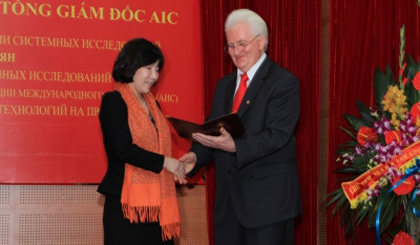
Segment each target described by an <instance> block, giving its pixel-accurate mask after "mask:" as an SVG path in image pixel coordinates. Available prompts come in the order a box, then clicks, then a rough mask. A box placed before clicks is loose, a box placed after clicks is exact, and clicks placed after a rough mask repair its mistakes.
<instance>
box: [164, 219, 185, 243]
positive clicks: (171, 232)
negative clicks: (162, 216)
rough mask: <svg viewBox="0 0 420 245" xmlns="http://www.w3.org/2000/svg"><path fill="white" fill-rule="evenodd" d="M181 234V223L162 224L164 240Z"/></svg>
mask: <svg viewBox="0 0 420 245" xmlns="http://www.w3.org/2000/svg"><path fill="white" fill-rule="evenodd" d="M180 236H181V224H180V223H178V222H177V223H172V224H167V225H164V226H162V240H163V241H167V240H170V239H173V238H175V237H180Z"/></svg>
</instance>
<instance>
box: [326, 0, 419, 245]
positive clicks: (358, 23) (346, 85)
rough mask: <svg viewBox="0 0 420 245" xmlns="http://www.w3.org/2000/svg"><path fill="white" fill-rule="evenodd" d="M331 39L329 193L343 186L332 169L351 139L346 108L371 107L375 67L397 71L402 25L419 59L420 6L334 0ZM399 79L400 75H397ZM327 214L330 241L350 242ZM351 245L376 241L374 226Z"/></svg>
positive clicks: (411, 0) (409, 49)
mask: <svg viewBox="0 0 420 245" xmlns="http://www.w3.org/2000/svg"><path fill="white" fill-rule="evenodd" d="M330 3H331V9H330V11H331V13H330V14H331V19H330V21H331V22H330V24H331V39H330V55H331V56H330V92H329V95H330V102H329V103H330V104H329V105H330V112H329V132H330V133H329V147H328V149H329V161H328V167H329V169H328V181H329V182H328V192H332V191H334V190H336V189H338V188H339V187H340V185H339V184H340V183H339V182H338V181H337V179H340V178H342V177H343V176H342V175H337V174H335V173H333V170H335V169H338V168H340V167H341V164H337V163H336V162H335V160H336V159H337V157H338V155H336V153H335V150H336V149H337V147H338V145H339V144H342V143H344V142H346V141H349V140H350V138H349V136H347V135H346V134H345V133H344V132H343V131H341V130H340V129H339V126H344V127H349V124H348V123H347V122H346V121H345V120H344V118H343V117H342V115H343V113H347V114H350V115H354V116H360V115H359V114H358V111H357V108H356V105H355V100H360V101H362V102H363V103H365V104H367V105H369V106H373V105H374V97H373V72H374V68H375V67H379V68H381V69H382V70H383V71H384V70H385V67H386V65H387V64H389V65H390V67H391V68H392V70H393V73H394V74H396V75H398V71H399V66H398V59H399V29H400V27H401V26H402V25H403V24H404V25H405V27H406V48H405V51H406V54H411V55H412V56H413V58H414V60H418V59H419V55H420V52H419V51H420V49H419V47H420V46H419V42H420V39H419V38H420V37H419V29H420V22H419V8H418V7H417V0H408V1H407V0H405V1H399V0H386V1H384V0H376V1H374V0H369V1H366V0H331V2H330ZM396 78H397V79H398V76H397V77H396ZM330 217H331V210H329V212H328V218H327V244H331V245H337V244H346V242H345V240H344V230H343V229H340V228H339V227H340V223H339V217H338V216H337V217H335V218H334V219H331V218H330ZM357 235H358V236H357V238H356V240H355V241H354V243H353V244H375V231H374V229H370V230H368V229H367V223H366V222H365V223H364V224H361V225H360V227H358V228H357Z"/></svg>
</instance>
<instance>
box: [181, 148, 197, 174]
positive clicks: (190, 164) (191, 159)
mask: <svg viewBox="0 0 420 245" xmlns="http://www.w3.org/2000/svg"><path fill="white" fill-rule="evenodd" d="M179 161H180V162H181V163H183V164H184V167H185V173H187V174H188V173H189V172H191V170H192V169H193V168H194V166H195V164H196V162H197V156H196V155H195V153H194V152H188V153H187V154H185V155H183V156H182V157H181V158H180V159H179Z"/></svg>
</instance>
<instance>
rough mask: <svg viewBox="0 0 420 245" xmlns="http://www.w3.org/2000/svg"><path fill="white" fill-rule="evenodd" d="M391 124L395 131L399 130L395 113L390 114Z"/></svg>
mask: <svg viewBox="0 0 420 245" xmlns="http://www.w3.org/2000/svg"><path fill="white" fill-rule="evenodd" d="M391 124H392V125H394V127H395V130H397V131H400V129H399V126H400V120H398V119H397V113H392V116H391Z"/></svg>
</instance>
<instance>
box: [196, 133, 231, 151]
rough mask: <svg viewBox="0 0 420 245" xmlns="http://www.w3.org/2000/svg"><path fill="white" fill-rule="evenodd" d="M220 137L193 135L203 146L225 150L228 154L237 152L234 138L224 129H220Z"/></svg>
mask: <svg viewBox="0 0 420 245" xmlns="http://www.w3.org/2000/svg"><path fill="white" fill-rule="evenodd" d="M220 133H221V134H222V135H220V136H210V135H205V134H201V133H193V134H192V136H193V138H194V139H195V140H196V141H198V142H200V143H201V144H202V145H204V146H207V147H211V148H215V149H220V150H224V151H227V152H236V147H235V142H234V141H233V138H232V136H230V134H229V132H228V131H226V129H224V128H220Z"/></svg>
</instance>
